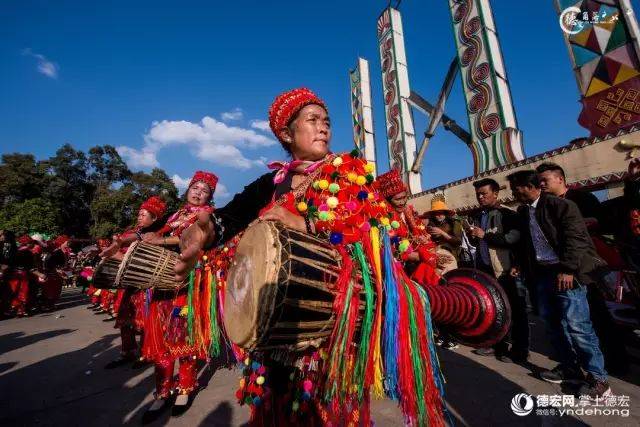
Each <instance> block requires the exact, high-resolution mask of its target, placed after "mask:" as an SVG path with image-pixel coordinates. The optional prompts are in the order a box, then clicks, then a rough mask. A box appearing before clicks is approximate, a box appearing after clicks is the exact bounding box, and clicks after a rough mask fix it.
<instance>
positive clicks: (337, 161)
mask: <svg viewBox="0 0 640 427" xmlns="http://www.w3.org/2000/svg"><path fill="white" fill-rule="evenodd" d="M341 164H342V157H336V158H335V159H333V166H335V167H338V166H340V165H341Z"/></svg>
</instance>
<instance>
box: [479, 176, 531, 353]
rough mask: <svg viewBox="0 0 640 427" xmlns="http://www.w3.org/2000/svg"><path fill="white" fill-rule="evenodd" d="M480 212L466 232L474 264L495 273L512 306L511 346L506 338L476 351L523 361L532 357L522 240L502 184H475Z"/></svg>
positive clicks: (489, 179)
mask: <svg viewBox="0 0 640 427" xmlns="http://www.w3.org/2000/svg"><path fill="white" fill-rule="evenodd" d="M473 186H474V187H475V191H476V199H477V200H478V204H479V205H480V208H481V210H480V212H478V213H476V214H475V215H473V216H472V218H471V219H472V225H471V227H470V229H469V230H468V231H467V232H468V233H469V234H470V235H471V237H472V238H473V241H472V243H473V244H474V245H475V246H476V248H477V249H476V253H475V266H476V268H477V269H479V270H481V271H484V272H485V273H487V274H489V275H491V276H493V277H495V278H496V280H498V283H500V285H501V286H502V289H504V291H505V294H506V295H507V298H508V299H509V305H510V306H511V330H510V335H511V349H509V348H508V344H507V339H508V337H505V338H503V339H502V341H500V342H499V343H497V344H496V345H495V346H494V347H493V348H481V349H478V350H475V351H474V353H476V354H478V355H480V356H489V355H492V354H495V356H496V358H497V359H498V360H501V361H503V362H508V361H509V359H510V360H513V361H514V362H518V363H524V362H526V360H527V358H528V356H529V318H528V316H527V307H526V301H525V298H524V295H521V294H520V293H519V292H518V289H517V286H516V280H515V277H514V276H513V275H512V274H511V273H512V266H513V265H514V255H515V254H514V249H515V248H516V245H517V243H518V242H519V241H520V230H519V229H518V220H517V214H516V213H515V212H514V211H513V210H511V209H509V208H507V207H504V206H501V205H500V200H499V193H500V186H499V185H498V183H497V182H496V181H495V180H493V179H491V178H485V179H481V180H479V181H476V182H474V183H473Z"/></svg>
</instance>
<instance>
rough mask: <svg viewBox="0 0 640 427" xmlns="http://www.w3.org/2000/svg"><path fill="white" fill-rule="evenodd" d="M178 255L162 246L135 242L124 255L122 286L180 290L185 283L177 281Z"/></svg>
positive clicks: (119, 273) (120, 270) (118, 278)
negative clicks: (175, 269)
mask: <svg viewBox="0 0 640 427" xmlns="http://www.w3.org/2000/svg"><path fill="white" fill-rule="evenodd" d="M177 260H178V254H177V253H175V252H173V251H170V250H168V249H165V248H163V247H161V246H156V245H152V244H149V243H145V242H135V243H133V244H132V245H131V246H129V249H128V250H127V253H126V254H125V255H124V257H123V259H122V264H121V265H120V269H119V270H118V276H117V279H116V280H117V282H118V283H119V285H120V286H122V287H125V286H131V287H134V288H138V289H149V288H154V289H161V290H178V289H181V288H182V287H184V286H185V283H184V282H182V283H181V282H177V281H176V280H175V273H174V267H175V265H176V261H177Z"/></svg>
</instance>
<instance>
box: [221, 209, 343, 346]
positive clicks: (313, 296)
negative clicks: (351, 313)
mask: <svg viewBox="0 0 640 427" xmlns="http://www.w3.org/2000/svg"><path fill="white" fill-rule="evenodd" d="M340 268H341V261H340V255H339V253H338V252H337V251H336V250H335V249H333V247H332V246H331V245H329V244H328V243H327V242H326V241H323V240H320V239H317V238H315V237H313V236H311V235H309V234H306V233H301V232H298V231H295V230H291V229H288V228H286V227H284V226H282V225H280V224H278V223H275V222H267V221H265V222H258V223H256V224H254V225H252V226H251V227H249V228H248V229H247V230H246V231H245V233H244V235H243V237H242V239H241V240H240V242H239V244H238V247H237V250H236V256H235V258H234V260H233V262H232V265H231V268H230V269H229V273H228V276H227V286H226V289H225V305H224V306H225V313H224V325H225V329H226V332H227V335H228V336H229V338H230V339H231V341H233V342H234V343H235V344H237V345H239V346H240V347H242V348H244V349H247V350H250V351H251V350H266V349H286V350H303V349H305V348H308V347H317V346H319V345H320V344H321V343H322V342H323V341H324V340H325V339H326V338H327V337H329V335H330V334H331V331H332V328H333V325H334V322H335V320H334V315H333V300H334V299H335V293H334V292H333V290H331V289H330V286H331V283H333V282H335V280H336V279H337V277H338V274H339V272H340Z"/></svg>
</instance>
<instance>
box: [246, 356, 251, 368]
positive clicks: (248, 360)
mask: <svg viewBox="0 0 640 427" xmlns="http://www.w3.org/2000/svg"><path fill="white" fill-rule="evenodd" d="M249 363H251V360H250V359H249V358H248V357H247V358H246V359H244V364H245V365H247V366H249Z"/></svg>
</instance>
